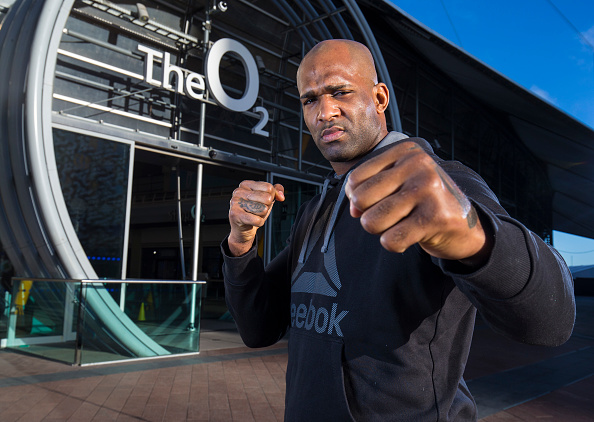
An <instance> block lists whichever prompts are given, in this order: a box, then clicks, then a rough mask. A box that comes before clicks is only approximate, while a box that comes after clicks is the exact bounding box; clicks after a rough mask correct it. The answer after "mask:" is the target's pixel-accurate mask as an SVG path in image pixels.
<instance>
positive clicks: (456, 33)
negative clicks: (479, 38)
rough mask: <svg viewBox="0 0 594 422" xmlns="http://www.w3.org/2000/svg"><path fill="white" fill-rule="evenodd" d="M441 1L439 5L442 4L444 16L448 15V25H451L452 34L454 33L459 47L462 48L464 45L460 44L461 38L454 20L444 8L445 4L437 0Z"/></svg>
mask: <svg viewBox="0 0 594 422" xmlns="http://www.w3.org/2000/svg"><path fill="white" fill-rule="evenodd" d="M439 1H441V5H442V6H443V10H444V11H445V14H446V16H447V17H448V20H449V21H450V25H452V29H453V30H454V34H455V35H456V38H457V39H458V44H460V47H462V48H464V46H463V45H462V40H461V39H460V35H459V34H458V31H457V30H456V26H455V25H454V21H453V20H452V18H451V16H450V14H449V12H448V9H447V8H446V5H445V3H444V1H443V0H439Z"/></svg>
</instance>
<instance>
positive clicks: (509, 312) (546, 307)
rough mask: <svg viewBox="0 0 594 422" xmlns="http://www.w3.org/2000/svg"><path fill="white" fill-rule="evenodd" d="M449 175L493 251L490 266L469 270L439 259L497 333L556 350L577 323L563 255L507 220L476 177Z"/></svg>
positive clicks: (471, 174) (456, 168)
mask: <svg viewBox="0 0 594 422" xmlns="http://www.w3.org/2000/svg"><path fill="white" fill-rule="evenodd" d="M461 167H462V166H461V165H460V164H459V163H458V164H456V165H455V166H454V168H453V169H450V170H449V171H448V169H446V170H447V171H448V173H449V174H450V176H451V177H452V178H453V179H454V181H455V182H456V183H457V184H458V186H459V187H460V188H461V189H462V190H463V191H464V192H465V194H466V195H467V196H468V197H469V198H470V200H471V201H472V202H473V204H474V206H475V208H476V210H477V212H478V214H479V216H480V218H481V222H482V223H483V224H485V225H489V226H490V227H491V229H492V233H493V236H494V246H493V250H492V251H491V255H490V257H489V259H488V261H487V262H486V264H485V265H484V266H483V267H481V268H468V267H465V266H463V265H462V264H460V263H459V262H457V261H448V260H443V259H435V261H437V264H438V265H439V266H440V267H441V269H442V271H444V273H446V274H447V275H449V276H451V277H452V278H453V279H454V281H455V283H456V285H457V286H458V288H459V289H460V290H461V291H462V292H464V293H465V294H466V296H467V297H468V298H469V299H470V301H471V302H472V303H473V304H474V305H475V306H476V308H477V309H478V311H479V313H480V314H481V315H482V316H483V318H484V319H485V320H486V322H487V323H488V324H489V325H490V326H491V327H492V328H493V329H494V330H495V331H497V332H500V333H502V334H504V335H506V336H508V337H510V338H512V339H514V340H518V341H521V342H524V343H529V344H538V345H548V346H557V345H560V344H562V343H564V342H565V341H567V339H568V338H569V336H570V335H571V333H572V330H573V325H574V322H575V300H574V293H573V280H572V277H571V273H570V272H569V269H568V267H567V265H566V263H565V261H564V260H563V258H561V256H560V255H559V253H558V252H557V251H556V250H555V249H554V248H552V247H550V246H549V245H547V244H546V243H545V242H544V241H543V240H542V239H540V238H539V237H538V236H537V235H536V234H534V233H532V232H531V231H530V230H528V229H527V228H526V227H524V226H523V225H522V224H521V223H519V222H518V221H516V220H514V219H513V218H511V217H509V215H508V214H507V213H506V212H505V210H503V208H502V207H501V206H500V205H499V203H498V201H497V199H496V197H495V195H494V194H493V193H492V192H491V190H490V189H489V188H488V187H487V185H486V184H485V182H484V181H483V180H482V179H481V178H480V177H479V176H478V175H477V174H476V173H474V172H472V171H470V170H468V169H466V170H465V171H460V169H461ZM452 170H453V171H452Z"/></svg>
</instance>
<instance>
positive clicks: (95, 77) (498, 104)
mask: <svg viewBox="0 0 594 422" xmlns="http://www.w3.org/2000/svg"><path fill="white" fill-rule="evenodd" d="M0 16H1V18H0V19H2V22H1V25H2V26H1V28H0V134H1V135H0V199H1V201H0V241H1V263H2V268H1V270H2V271H3V285H4V286H5V287H6V288H8V285H9V280H10V277H12V276H16V277H25V278H31V279H32V280H34V279H35V278H37V279H68V280H80V279H90V280H94V279H109V280H126V279H147V280H149V279H150V280H169V281H175V280H206V281H207V285H206V288H205V287H204V286H202V291H201V292H199V293H200V294H199V296H201V297H202V298H203V299H204V301H203V309H202V316H203V318H218V317H220V316H221V315H224V313H225V308H224V302H223V301H222V297H223V292H222V290H221V288H220V285H221V283H220V281H221V256H220V252H219V244H220V242H221V240H222V239H223V238H224V237H225V236H226V234H227V232H228V229H229V228H228V221H227V212H228V206H229V199H230V197H231V193H232V191H233V190H234V189H235V188H236V187H237V185H238V184H239V182H241V181H242V180H244V179H254V180H266V181H269V182H271V183H282V184H283V185H284V186H285V189H286V192H287V201H285V202H283V203H282V204H278V205H277V206H276V207H275V209H274V212H273V214H272V217H271V219H270V221H269V223H268V224H267V226H266V228H265V230H263V231H262V233H261V236H260V237H259V239H260V240H259V250H260V253H261V254H262V256H263V257H264V259H265V260H269V259H271V258H272V257H273V256H274V255H275V254H276V253H277V252H278V251H279V250H280V249H281V248H282V247H283V245H284V242H285V240H286V237H287V235H288V233H289V230H290V227H291V224H292V222H293V219H294V217H295V214H296V212H297V209H298V208H299V206H300V205H301V204H302V203H303V202H304V201H306V200H308V199H309V198H311V197H312V196H313V195H315V194H316V193H317V191H318V189H319V186H320V185H321V183H322V182H323V179H324V177H325V175H326V174H328V173H329V172H330V170H331V169H330V166H329V164H328V163H327V162H326V161H325V160H324V159H323V157H322V156H321V154H320V153H319V152H318V151H317V149H316V147H315V145H314V143H313V141H312V139H311V136H310V134H309V133H308V131H307V128H306V127H305V125H304V122H303V119H302V114H301V110H300V103H299V101H298V93H297V89H296V84H295V74H296V70H297V67H298V65H299V62H300V60H301V58H302V57H303V55H304V53H305V52H307V51H308V50H309V49H310V48H311V47H312V46H313V45H315V43H316V42H318V41H320V40H323V39H330V38H345V39H353V40H357V41H360V42H363V43H365V44H366V45H367V46H368V47H369V48H370V50H371V51H372V54H373V55H374V58H375V61H376V65H377V70H378V75H379V78H380V79H381V80H382V81H383V82H385V83H386V84H387V85H388V87H389V88H390V91H391V94H392V95H391V102H390V107H389V112H388V120H389V122H388V123H389V127H390V128H391V129H396V130H400V131H403V132H405V133H406V134H408V135H411V136H420V137H423V138H425V139H427V140H428V141H429V142H430V143H431V144H432V145H433V147H434V149H435V150H436V151H437V153H438V154H439V155H440V156H442V157H443V158H446V159H455V160H459V161H462V162H463V163H465V164H467V165H468V166H470V167H471V168H473V169H475V170H476V171H478V172H479V173H480V174H481V175H482V176H483V178H485V179H486V181H487V183H488V184H489V185H490V186H491V187H492V188H493V190H494V191H495V193H496V194H497V195H498V197H499V198H500V200H501V201H502V204H503V205H504V206H505V208H506V209H507V210H508V212H509V213H510V214H511V215H512V216H514V217H516V218H519V219H520V220H522V221H523V222H524V223H526V224H527V225H528V227H529V228H531V229H532V230H533V231H535V232H536V233H538V234H540V235H542V236H543V237H545V238H546V237H548V236H550V235H551V233H552V230H553V229H555V230H561V231H565V232H570V233H575V234H579V235H582V236H588V237H594V218H592V217H594V215H593V210H594V196H593V195H586V194H584V192H593V191H594V189H593V188H594V176H593V175H592V170H591V169H592V167H591V163H592V162H593V160H592V159H593V158H594V157H593V156H594V151H593V149H592V144H593V140H594V133H593V132H592V130H591V129H590V128H588V127H586V126H584V125H583V124H581V123H579V122H577V121H576V120H574V119H573V118H571V117H569V116H568V115H566V114H564V113H563V112H561V111H560V110H558V109H556V108H555V107H553V106H551V105H549V104H548V103H545V102H544V101H542V100H541V99H539V98H537V97H535V96H534V95H533V94H531V93H530V92H528V91H526V90H525V89H523V88H521V87H520V86H518V85H516V84H515V83H513V82H512V81H510V80H508V79H507V78H505V77H504V76H503V75H501V74H499V73H497V72H496V71H494V70H493V69H491V68H489V67H487V66H486V65H484V64H483V63H481V62H479V61H477V60H476V59H474V58H473V57H471V56H469V55H468V54H466V53H465V52H464V51H462V50H460V49H459V48H458V47H456V46H455V45H453V44H451V43H450V42H449V41H447V40H445V39H443V38H441V37H440V36H439V35H437V34H436V33H434V32H432V31H431V30H430V29H428V28H427V27H425V26H423V25H422V24H421V23H419V22H418V21H416V20H415V19H413V18H412V17H410V16H408V15H406V14H405V13H404V12H402V11H401V10H400V9H398V7H397V1H396V2H395V4H393V3H392V2H388V1H371V0H361V1H357V2H356V1H354V0H305V1H289V0H228V1H226V2H213V1H208V0H199V1H194V0H166V1H165V0H144V1H142V2H137V1H127V0H113V1H108V0H76V1H74V0H52V1H49V0H48V1H39V0H17V1H12V0H2V1H0ZM34 283H35V281H34ZM190 290H191V289H190V287H189V286H187V285H176V284H175V283H172V284H171V285H167V284H154V285H150V286H148V287H147V286H142V287H140V286H138V285H134V286H133V285H128V289H127V290H126V289H124V288H121V287H120V285H112V284H110V285H107V284H106V286H105V292H96V294H95V295H94V296H93V295H90V296H89V298H88V304H87V308H88V309H87V310H88V311H89V312H90V313H91V314H92V315H91V317H89V318H87V322H88V321H89V320H92V321H93V326H92V330H91V331H92V332H93V336H94V338H95V339H96V342H97V343H98V344H99V343H102V344H109V347H111V348H112V349H114V350H118V351H119V352H118V353H121V354H124V355H129V356H152V355H153V354H162V353H161V352H159V351H157V352H154V351H151V350H147V349H146V348H144V347H143V345H146V344H149V343H150V342H151V341H153V340H151V341H149V340H148V339H147V338H146V337H144V335H145V334H146V330H145V329H144V328H143V329H142V330H140V331H139V330H138V329H137V328H134V327H133V326H136V325H141V324H140V323H141V322H142V323H145V324H149V323H150V322H151V321H165V320H168V321H170V322H171V321H174V320H175V321H181V322H179V324H178V325H179V326H182V325H184V324H186V322H187V321H185V320H184V315H185V314H186V312H185V310H184V309H185V308H184V306H186V305H183V304H181V305H172V302H171V300H170V299H171V298H184V297H186V295H187V294H188V292H189V291H190ZM30 294H31V295H32V296H31V297H28V298H26V300H25V299H20V300H21V302H20V306H21V308H24V309H25V310H26V309H27V308H29V309H34V310H36V312H38V315H37V316H35V314H34V315H33V317H31V318H29V319H31V321H29V325H27V324H25V329H29V328H30V331H29V332H28V333H27V334H26V335H23V336H21V337H20V338H19V340H18V341H16V340H15V341H14V342H13V344H17V343H18V344H39V343H43V342H50V341H58V340H60V341H62V340H64V339H66V340H67V339H68V338H69V337H68V336H69V334H68V333H70V332H71V331H72V330H74V328H72V327H73V326H74V325H75V324H76V316H75V317H73V320H72V321H70V322H68V323H66V322H64V323H63V324H62V325H63V327H65V328H64V329H63V330H62V331H60V333H61V334H59V335H56V333H55V332H53V331H52V333H49V334H48V333H47V332H45V333H44V327H45V328H46V329H47V328H48V327H49V322H47V321H49V320H51V318H47V315H46V318H44V316H43V313H42V312H41V311H40V310H39V309H41V308H42V307H43V306H42V305H43V304H44V300H45V299H44V297H45V296H44V295H46V293H44V291H43V290H41V289H40V290H38V291H34V290H31V292H30ZM47 294H50V293H47ZM4 295H5V292H4V291H2V299H3V298H4V297H5V296H4ZM6 297H7V298H8V297H9V294H7V295H6ZM23 300H25V302H26V303H24V302H23ZM65 303H66V304H65V305H64V306H71V307H72V306H73V305H71V304H70V305H69V304H68V303H69V302H68V301H66V302H65ZM125 303H127V304H125ZM34 304H35V306H34ZM124 304H125V305H124ZM74 306H75V305H74ZM8 308H9V306H8V305H7V304H6V303H5V306H4V308H0V310H2V309H4V310H6V309H8ZM22 310H23V309H21V311H22ZM25 314H26V312H25ZM7 315H8V312H7V311H5V312H4V318H5V319H7ZM63 318H65V319H68V317H63ZM71 319H72V318H71ZM61 321H62V320H61ZM6 324H8V326H7V325H6ZM16 324H17V325H18V324H21V326H17V327H16V328H15V327H13V330H14V329H16V330H17V331H18V329H19V327H21V328H22V324H23V323H22V322H18V321H17V323H16ZM36 324H37V325H36ZM68 324H72V326H70V325H68ZM9 325H10V324H9V323H8V322H6V323H5V324H4V328H2V326H1V325H0V337H2V338H6V336H7V335H8V334H6V333H7V331H10V329H11V328H10V326H9ZM54 325H55V324H54ZM58 325H59V324H58ZM154 325H158V324H157V323H155V324H154ZM35 326H37V327H38V328H37V333H34V331H35V330H34V327H35ZM27 327H29V328H27ZM69 327H70V328H69ZM50 328H51V327H50ZM153 328H154V327H153ZM155 329H156V328H155ZM46 331H47V330H46ZM50 331H51V330H50ZM13 335H14V333H13ZM44 336H45V340H44ZM17 337H18V336H17ZM87 338H89V336H88V335H87ZM3 345H4V346H6V345H7V343H6V342H4V343H3ZM161 346H163V345H162V344H161ZM163 347H165V346H163ZM165 348H166V349H167V347H165ZM149 349H150V347H149Z"/></svg>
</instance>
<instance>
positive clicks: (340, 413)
mask: <svg viewBox="0 0 594 422" xmlns="http://www.w3.org/2000/svg"><path fill="white" fill-rule="evenodd" d="M343 357H344V343H343V341H342V339H339V338H334V337H327V338H324V337H323V336H317V335H312V334H308V333H303V332H302V331H299V330H295V329H293V330H291V335H290V338H289V363H288V366H287V394H286V399H285V421H287V422H289V421H353V420H354V419H353V416H352V414H351V412H350V410H349V406H348V400H347V397H346V394H345V387H344V376H343V369H342V362H343Z"/></svg>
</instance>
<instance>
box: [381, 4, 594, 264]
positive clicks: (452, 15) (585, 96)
mask: <svg viewBox="0 0 594 422" xmlns="http://www.w3.org/2000/svg"><path fill="white" fill-rule="evenodd" d="M392 1H393V3H394V4H395V5H396V6H398V7H399V8H400V9H402V10H404V11H405V12H406V13H408V14H409V15H411V16H412V17H413V18H415V19H417V20H418V21H419V22H421V23H423V24H424V25H426V26H427V27H429V28H430V29H432V30H433V31H435V32H437V33H439V34H441V35H442V36H443V37H445V38H447V39H448V40H450V41H451V42H452V43H454V44H456V45H458V46H460V47H462V48H463V49H464V50H466V51H467V52H468V53H470V54H471V55H472V56H474V57H476V58H477V59H479V60H481V61H482V62H484V63H486V64H487V65H489V66H490V67H492V68H493V69H495V70H497V71H498V72H500V73H502V74H503V75H505V76H506V77H508V78H509V79H511V80H513V81H514V82H516V83H517V84H519V85H521V86H523V87H524V88H526V89H528V90H530V91H532V92H533V93H535V94H536V95H539V96H540V97H542V98H544V99H545V100H547V101H549V102H550V103H552V104H553V105H555V106H556V107H558V108H560V109H561V110H563V111H564V112H566V113H567V114H569V115H571V116H573V117H574V118H576V119H577V120H579V121H581V122H582V123H584V124H586V125H588V126H590V127H591V128H594V0H514V1H512V0H497V1H493V0H474V1H470V0H392ZM556 9H558V10H556ZM592 194H594V192H593V193H592ZM553 243H554V245H555V247H556V248H557V249H558V250H559V251H560V252H561V254H562V255H563V257H564V258H565V260H566V261H567V263H568V264H569V265H594V240H592V239H585V238H579V237H577V236H571V235H566V234H564V233H558V232H554V233H553Z"/></svg>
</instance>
